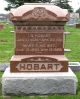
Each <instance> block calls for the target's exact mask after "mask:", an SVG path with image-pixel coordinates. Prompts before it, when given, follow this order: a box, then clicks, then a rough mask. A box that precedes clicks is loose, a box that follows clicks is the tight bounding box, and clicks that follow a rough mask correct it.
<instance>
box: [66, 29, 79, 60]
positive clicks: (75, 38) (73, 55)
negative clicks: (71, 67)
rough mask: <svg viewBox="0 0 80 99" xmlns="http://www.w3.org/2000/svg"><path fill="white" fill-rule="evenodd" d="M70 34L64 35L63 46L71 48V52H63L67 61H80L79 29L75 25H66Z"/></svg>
mask: <svg viewBox="0 0 80 99" xmlns="http://www.w3.org/2000/svg"><path fill="white" fill-rule="evenodd" d="M65 31H69V32H70V35H68V36H66V41H65V48H68V49H71V52H69V53H65V55H66V56H67V58H68V59H69V61H80V29H76V28H75V27H66V28H65Z"/></svg>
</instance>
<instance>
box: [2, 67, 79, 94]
mask: <svg viewBox="0 0 80 99" xmlns="http://www.w3.org/2000/svg"><path fill="white" fill-rule="evenodd" d="M77 82H78V80H77V77H76V75H75V74H74V73H73V72H72V71H71V69H70V68H69V70H68V72H58V73H56V72H38V73H37V72H36V73H35V72H27V73H10V68H7V69H6V71H5V72H4V74H3V76H2V93H3V95H48V94H55V93H57V94H58V93H59V94H76V89H77Z"/></svg>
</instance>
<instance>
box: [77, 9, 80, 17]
mask: <svg viewBox="0 0 80 99" xmlns="http://www.w3.org/2000/svg"><path fill="white" fill-rule="evenodd" d="M76 13H79V16H80V8H79V9H77V10H76Z"/></svg>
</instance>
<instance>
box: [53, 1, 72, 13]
mask: <svg viewBox="0 0 80 99" xmlns="http://www.w3.org/2000/svg"><path fill="white" fill-rule="evenodd" d="M69 2H70V1H69V0H55V1H54V4H55V5H56V6H59V7H61V8H63V9H68V11H69V12H73V8H72V7H71V6H70V5H69Z"/></svg>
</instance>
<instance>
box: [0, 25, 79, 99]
mask: <svg viewBox="0 0 80 99" xmlns="http://www.w3.org/2000/svg"><path fill="white" fill-rule="evenodd" d="M4 25H5V28H4V29H3V30H1V31H0V63H4V62H5V63H6V62H9V61H10V58H11V56H12V55H13V54H14V33H11V32H10V31H12V30H13V26H12V25H11V24H4ZM65 31H68V32H70V35H68V36H67V37H66V41H65V48H67V49H71V52H66V53H65V55H66V56H67V57H68V59H69V61H80V29H76V28H75V27H67V26H66V27H65ZM2 74H3V72H0V77H1V76H2ZM76 75H77V77H78V80H79V81H78V90H77V95H52V96H51V95H50V96H23V97H15V96H13V97H9V98H3V97H2V96H1V97H0V99H80V72H76ZM0 87H1V84H0ZM0 89H1V88H0ZM0 94H1V91H0Z"/></svg>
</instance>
